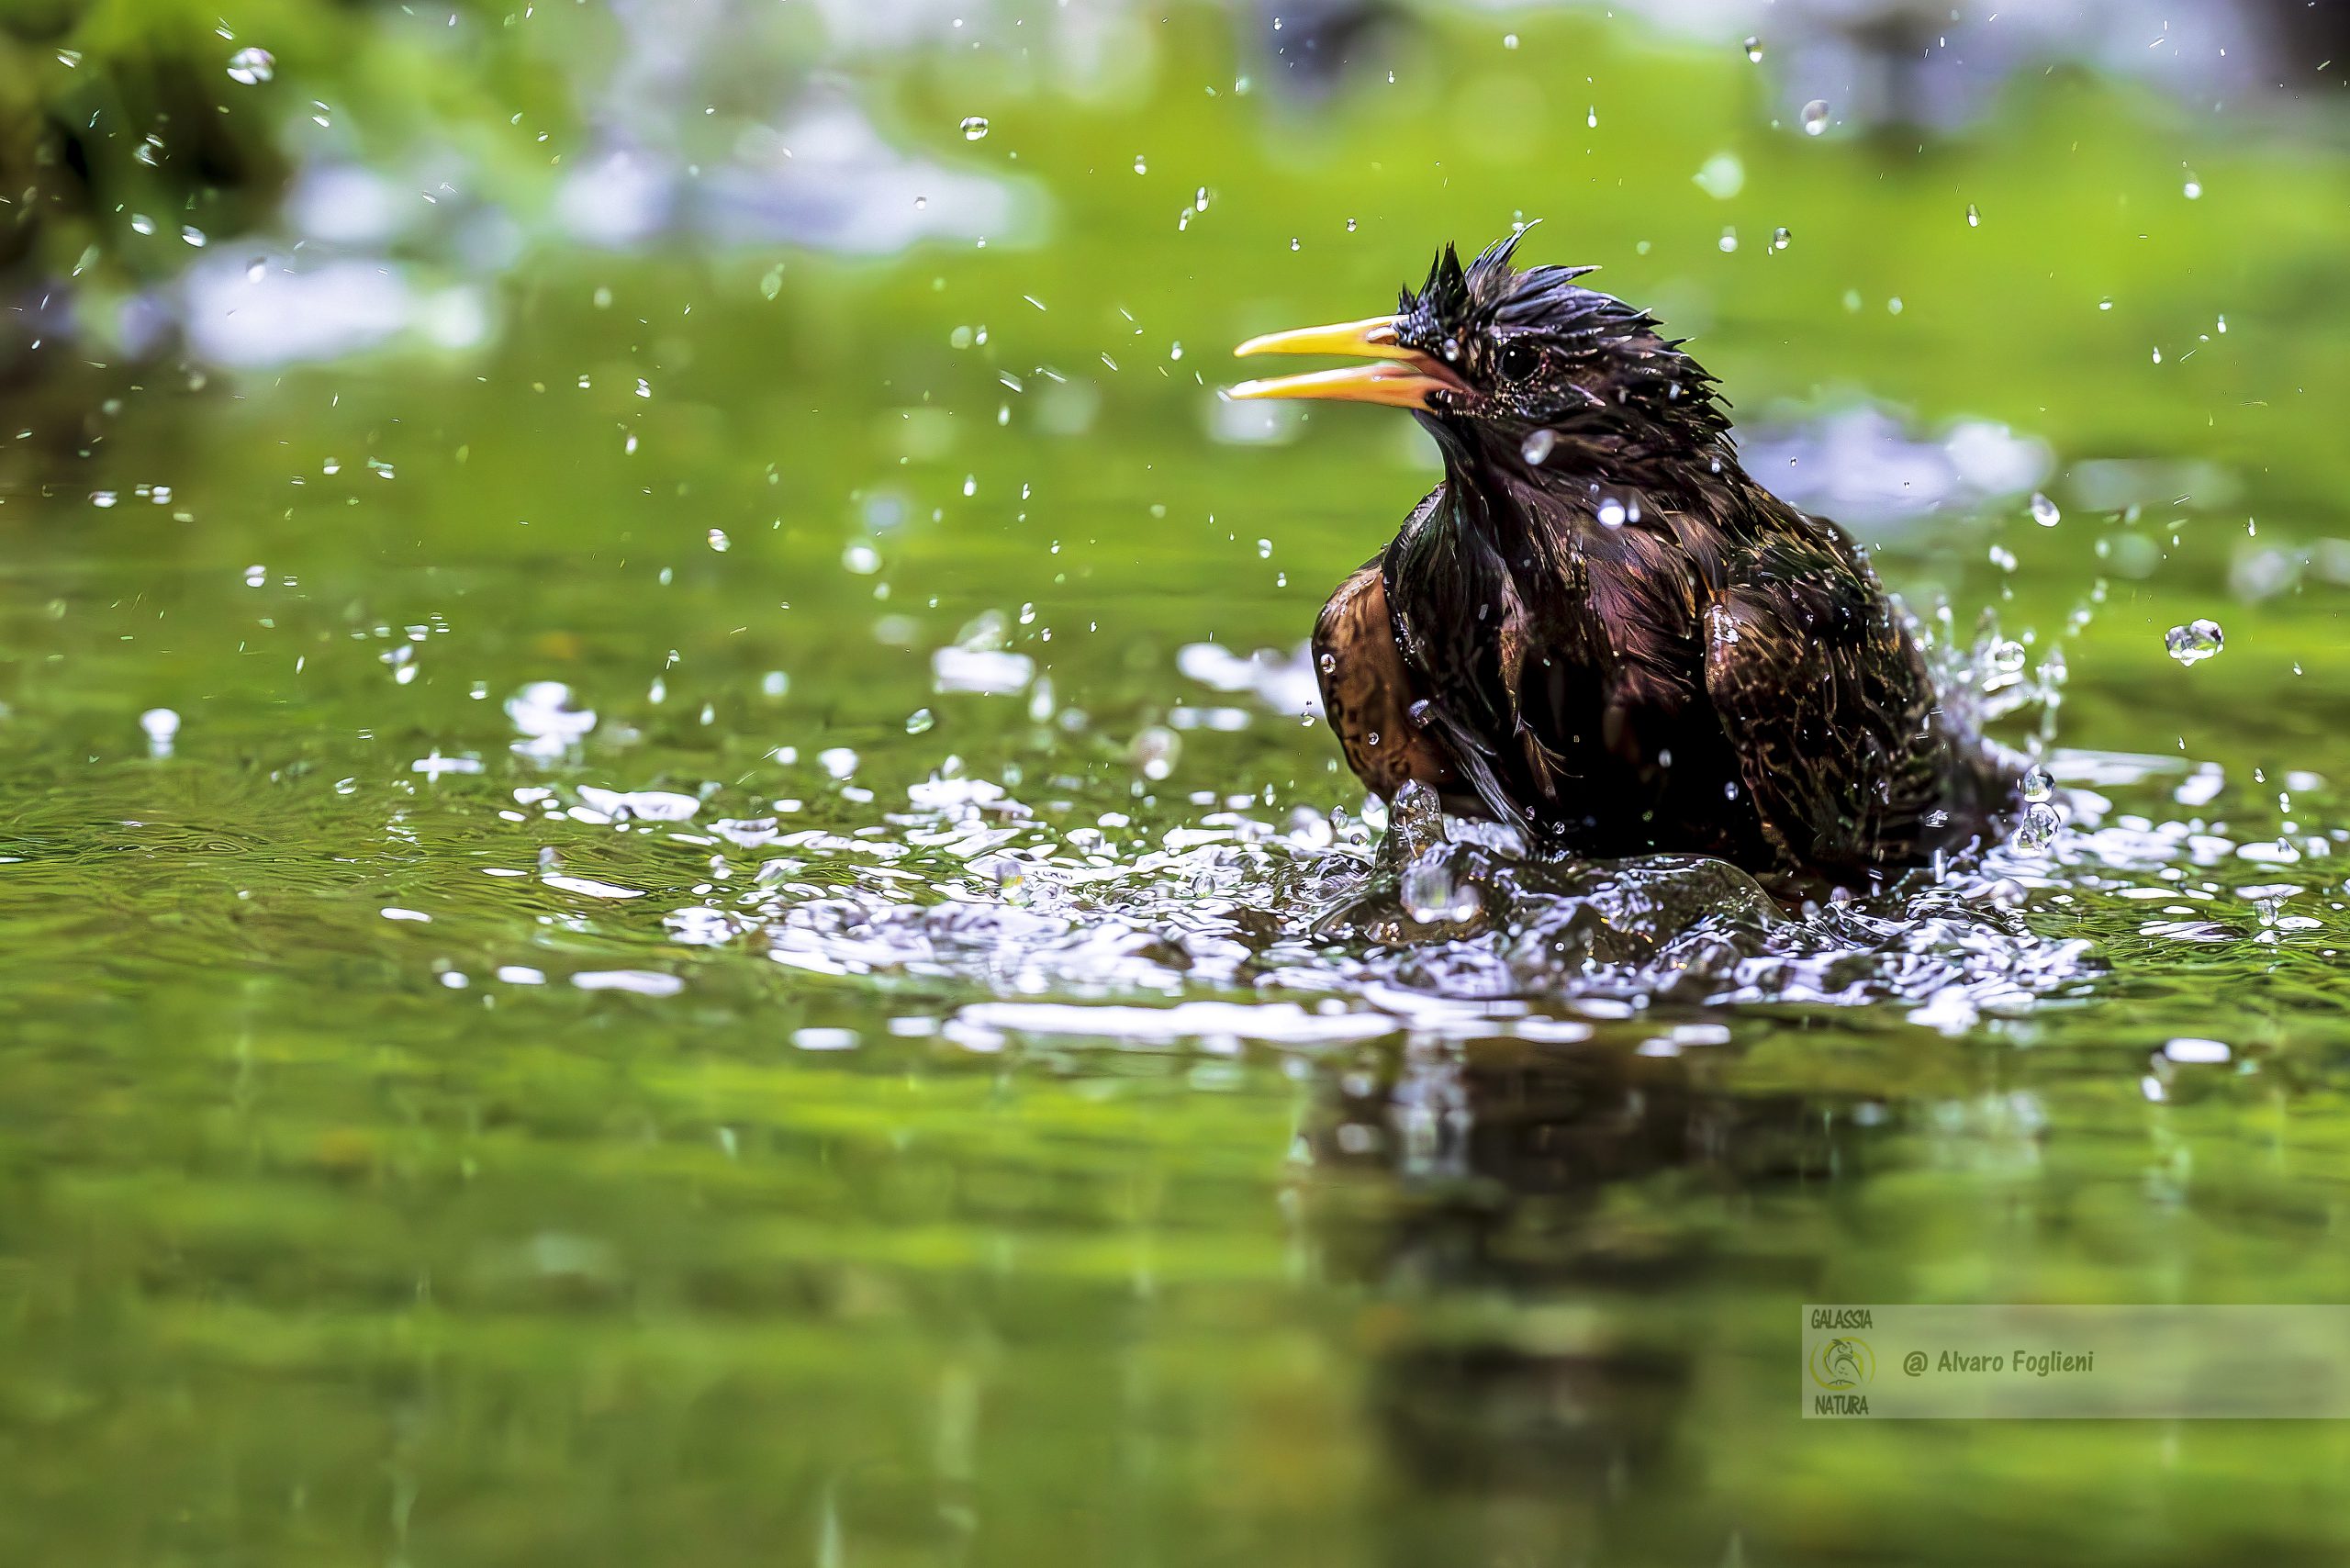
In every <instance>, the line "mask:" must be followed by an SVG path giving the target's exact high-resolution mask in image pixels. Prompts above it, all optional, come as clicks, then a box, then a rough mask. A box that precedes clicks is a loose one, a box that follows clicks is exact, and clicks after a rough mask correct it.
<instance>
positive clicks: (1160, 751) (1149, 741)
mask: <svg viewBox="0 0 2350 1568" xmlns="http://www.w3.org/2000/svg"><path fill="white" fill-rule="evenodd" d="M1182 754H1183V742H1182V740H1181V737H1180V736H1178V735H1177V734H1175V732H1174V731H1172V730H1170V729H1168V728H1166V727H1165V726H1164V725H1160V724H1153V725H1151V726H1150V727H1149V728H1148V729H1147V730H1144V731H1143V732H1142V733H1141V734H1138V735H1136V736H1135V742H1134V746H1133V748H1132V754H1131V755H1132V756H1133V757H1134V764H1135V766H1136V767H1138V768H1140V769H1141V770H1142V776H1143V777H1144V778H1148V779H1151V780H1153V781H1156V780H1158V779H1161V778H1166V777H1167V776H1168V775H1169V774H1170V773H1172V772H1174V771H1175V764H1176V761H1177V760H1178V759H1179V758H1180V757H1181V756H1182Z"/></svg>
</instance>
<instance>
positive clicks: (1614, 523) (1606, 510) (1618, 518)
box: [1599, 496, 1624, 528]
mask: <svg viewBox="0 0 2350 1568" xmlns="http://www.w3.org/2000/svg"><path fill="white" fill-rule="evenodd" d="M1599 526H1600V527H1602V528H1621V527H1623V526H1624V503H1623V502H1621V501H1619V500H1617V498H1615V497H1613V496H1610V497H1608V498H1607V499H1606V500H1604V501H1602V502H1600V503H1599Z"/></svg>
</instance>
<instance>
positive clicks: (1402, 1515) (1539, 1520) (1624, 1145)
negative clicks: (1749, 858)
mask: <svg viewBox="0 0 2350 1568" xmlns="http://www.w3.org/2000/svg"><path fill="white" fill-rule="evenodd" d="M1668 1048H1669V1047H1668ZM1732 1066H1734V1058H1732V1057H1731V1053H1730V1050H1729V1047H1705V1048H1703V1049H1701V1050H1699V1051H1697V1052H1695V1053H1694V1054H1692V1055H1662V1056H1660V1055H1643V1054H1640V1053H1639V1051H1638V1050H1636V1049H1635V1048H1633V1039H1632V1038H1624V1039H1621V1040H1617V1041H1613V1042H1610V1041H1606V1040H1593V1041H1585V1042H1578V1043H1571V1044H1557V1043H1545V1044H1537V1043H1529V1042H1525V1041H1510V1040H1490V1041H1481V1042H1476V1043H1472V1044H1466V1045H1463V1044H1460V1043H1457V1042H1439V1043H1421V1044H1416V1045H1412V1046H1406V1047H1400V1048H1391V1049H1389V1050H1387V1051H1385V1052H1383V1053H1382V1052H1366V1053H1363V1054H1360V1055H1359V1056H1358V1057H1356V1058H1354V1059H1353V1060H1352V1061H1350V1062H1349V1063H1348V1065H1347V1067H1346V1068H1345V1069H1344V1070H1340V1071H1337V1072H1334V1073H1333V1074H1332V1076H1331V1077H1330V1078H1329V1080H1328V1081H1327V1082H1326V1085H1325V1086H1324V1087H1323V1089H1322V1091H1321V1092H1320V1093H1319V1094H1318V1095H1317V1097H1316V1099H1315V1103H1314V1106H1313V1109H1312V1112H1311V1114H1310V1115H1309V1118H1308V1123H1307V1126H1306V1127H1305V1130H1304V1134H1303V1137H1302V1140H1301V1148H1300V1150H1299V1154H1300V1158H1301V1159H1302V1160H1304V1161H1306V1162H1308V1163H1309V1167H1310V1171H1311V1173H1310V1175H1309V1176H1308V1177H1307V1178H1306V1180H1305V1182H1304V1197H1305V1200H1306V1204H1305V1206H1306V1212H1307V1213H1308V1214H1309V1215H1311V1216H1312V1217H1311V1220H1310V1224H1311V1226H1312V1229H1313V1231H1314V1233H1315V1242H1316V1244H1317V1246H1318V1248H1319V1250H1320V1255H1321V1257H1322V1259H1323V1261H1324V1266H1325V1268H1326V1270H1327V1271H1328V1272H1329V1273H1330V1274H1331V1275H1332V1276H1333V1277H1334V1278H1335V1279H1337V1280H1338V1281H1340V1282H1348V1283H1351V1284H1355V1285H1358V1286H1360V1287H1361V1288H1363V1290H1364V1291H1365V1294H1366V1295H1367V1297H1368V1305H1367V1306H1366V1310H1365V1315H1364V1320H1363V1325H1362V1329H1361V1331H1362V1333H1363V1334H1364V1336H1365V1338H1366V1340H1367V1345H1366V1349H1367V1350H1368V1352H1369V1354H1370V1357H1371V1361H1372V1363H1373V1366H1374V1368H1375V1370H1374V1371H1373V1372H1372V1374H1371V1380H1370V1386H1369V1406H1370V1409H1369V1414H1370V1416H1371V1419H1373V1420H1374V1421H1375V1422H1376V1423H1377V1424H1378V1427H1379V1428H1380V1436H1381V1440H1382V1446H1383V1447H1384V1448H1385V1449H1386V1450H1387V1451H1388V1456H1389V1462H1391V1463H1392V1464H1393V1466H1394V1468H1395V1471H1396V1473H1397V1479H1398V1481H1399V1483H1401V1484H1402V1485H1403V1487H1404V1488H1405V1489H1407V1490H1408V1492H1409V1493H1410V1494H1412V1506H1408V1507H1406V1506H1398V1507H1397V1509H1396V1528H1397V1529H1399V1530H1403V1531H1406V1532H1408V1537H1409V1538H1408V1539H1405V1538H1402V1537H1399V1538H1398V1539H1397V1540H1396V1544H1395V1561H1397V1562H1432V1561H1439V1560H1441V1561H1455V1562H1516V1561H1527V1562H1562V1561H1563V1562H1574V1561H1581V1560H1584V1559H1586V1558H1587V1559H1588V1560H1590V1561H1594V1562H1617V1561H1632V1560H1639V1561H1649V1560H1658V1561H1675V1562H1707V1563H1713V1562H1722V1561H1724V1560H1725V1557H1726V1554H1727V1556H1728V1558H1729V1560H1732V1561H1735V1560H1737V1559H1738V1557H1739V1556H1740V1555H1741V1554H1742V1549H1741V1547H1740V1545H1739V1521H1738V1520H1737V1519H1736V1518H1729V1517H1726V1516H1725V1515H1724V1514H1722V1513H1721V1512H1719V1511H1718V1510H1717V1509H1714V1508H1712V1507H1710V1506H1707V1505H1706V1504H1705V1503H1703V1502H1702V1501H1701V1500H1700V1499H1702V1498H1703V1497H1704V1496H1706V1495H1707V1487H1706V1486H1705V1484H1703V1482H1704V1478H1703V1477H1702V1476H1701V1475H1698V1474H1696V1473H1694V1471H1695V1467H1696V1466H1697V1465H1698V1464H1699V1463H1700V1459H1699V1456H1701V1455H1703V1454H1704V1453H1706V1452H1707V1451H1708V1450H1707V1444H1706V1443H1705V1442H1704V1441H1702V1440H1698V1439H1702V1438H1703V1437H1704V1436H1705V1434H1704V1433H1703V1432H1699V1431H1697V1430H1696V1429H1695V1428H1698V1427H1700V1426H1704V1427H1707V1428H1711V1427H1712V1426H1713V1425H1714V1424H1715V1423H1717V1422H1718V1421H1721V1420H1724V1419H1740V1420H1743V1421H1751V1422H1753V1424H1754V1425H1755V1426H1756V1427H1757V1429H1764V1430H1767V1422H1768V1420H1769V1419H1770V1418H1771V1417H1774V1415H1775V1414H1776V1413H1777V1412H1778V1411H1781V1410H1787V1409H1791V1404H1790V1402H1791V1400H1792V1398H1793V1393H1794V1389H1793V1385H1792V1384H1791V1383H1785V1381H1784V1379H1782V1378H1780V1377H1779V1376H1778V1375H1777V1372H1776V1369H1775V1363H1774V1361H1772V1360H1771V1359H1770V1355H1769V1352H1770V1350H1772V1348H1773V1347H1774V1346H1775V1345H1776V1344H1777V1343H1778V1341H1779V1339H1780V1338H1787V1337H1786V1336H1785V1335H1778V1336H1774V1335H1773V1334H1772V1333H1771V1332H1770V1328H1771V1324H1770V1323H1769V1322H1768V1321H1762V1320H1759V1319H1757V1317H1756V1316H1755V1315H1754V1313H1753V1312H1752V1311H1751V1310H1748V1309H1746V1308H1745V1307H1744V1306H1743V1305H1742V1299H1743V1298H1748V1297H1763V1296H1767V1297H1769V1298H1771V1299H1772V1300H1774V1301H1782V1302H1783V1301H1785V1300H1789V1299H1797V1298H1799V1295H1800V1287H1801V1285H1802V1283H1803V1282H1804V1281H1805V1279H1806V1278H1807V1276H1808V1275H1809V1274H1810V1272H1811V1271H1812V1269H1813V1267H1814V1266H1815V1265H1816V1263H1817V1262H1818V1259H1817V1257H1816V1256H1814V1255H1813V1254H1812V1250H1811V1247H1810V1244H1809V1243H1807V1241H1805V1240H1804V1239H1802V1238H1801V1237H1800V1234H1798V1236H1797V1238H1795V1239H1787V1238H1785V1234H1784V1233H1783V1232H1780V1231H1777V1230H1774V1229H1773V1228H1772V1227H1770V1226H1761V1227H1757V1226H1751V1225H1749V1224H1748V1223H1746V1222H1747V1220H1748V1219H1749V1217H1750V1216H1751V1215H1752V1214H1753V1213H1754V1212H1755V1211H1756V1210H1757V1208H1758V1207H1767V1206H1769V1205H1772V1204H1774V1200H1775V1199H1776V1198H1777V1197H1778V1196H1779V1195H1781V1194H1786V1193H1796V1192H1799V1191H1801V1190H1803V1189H1805V1188H1807V1187H1816V1186H1818V1184H1820V1183H1824V1182H1826V1181H1827V1180H1828V1179H1829V1178H1830V1177H1831V1176H1834V1175H1837V1174H1840V1173H1848V1172H1850V1171H1851V1170H1854V1169H1856V1168H1857V1167H1858V1166H1859V1164H1860V1163H1861V1159H1862V1155H1863V1145H1864V1142H1865V1140H1867V1139H1869V1138H1870V1137H1873V1136H1874V1133H1873V1131H1872V1129H1871V1127H1870V1126H1867V1125H1864V1124H1867V1123H1870V1122H1872V1121H1874V1120H1876V1119H1878V1118H1877V1116H1876V1114H1875V1112H1874V1109H1872V1110H1871V1111H1870V1112H1868V1113H1864V1114H1860V1115H1855V1114H1852V1108H1851V1107H1850V1106H1849V1105H1845V1104H1837V1103H1831V1102H1826V1101H1823V1100H1820V1099H1818V1098H1817V1097H1812V1096H1803V1095H1795V1094H1786V1093H1774V1092H1761V1093H1757V1092H1739V1091H1737V1090H1735V1089H1733V1088H1732V1087H1730V1086H1729V1084H1727V1083H1726V1082H1725V1081H1723V1080H1724V1079H1725V1078H1726V1076H1727V1070H1728V1069H1729V1068H1730V1067H1732ZM1758 1229H1759V1230H1761V1231H1762V1232H1763V1233H1764V1234H1762V1235H1758V1234H1757V1231H1758ZM1788 1316H1789V1321H1788V1324H1787V1325H1786V1327H1792V1314H1791V1313H1790V1314H1789V1315H1788ZM1788 1342H1792V1339H1791V1338H1790V1339H1789V1340H1788ZM1758 1391H1759V1392H1758ZM1758 1398H1759V1399H1760V1404H1759V1406H1757V1405H1756V1403H1755V1402H1756V1400H1757V1399H1758ZM1758 1412H1759V1414H1760V1416H1761V1417H1762V1419H1761V1420H1756V1419H1755V1417H1756V1416H1757V1414H1758Z"/></svg>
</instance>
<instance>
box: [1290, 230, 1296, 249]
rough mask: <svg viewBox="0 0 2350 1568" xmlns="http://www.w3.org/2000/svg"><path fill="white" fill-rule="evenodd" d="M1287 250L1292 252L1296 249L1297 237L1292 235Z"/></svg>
mask: <svg viewBox="0 0 2350 1568" xmlns="http://www.w3.org/2000/svg"><path fill="white" fill-rule="evenodd" d="M1289 248H1290V249H1291V250H1292V251H1294V250H1296V249H1297V236H1296V235H1294V234H1292V235H1291V236H1290V241H1289Z"/></svg>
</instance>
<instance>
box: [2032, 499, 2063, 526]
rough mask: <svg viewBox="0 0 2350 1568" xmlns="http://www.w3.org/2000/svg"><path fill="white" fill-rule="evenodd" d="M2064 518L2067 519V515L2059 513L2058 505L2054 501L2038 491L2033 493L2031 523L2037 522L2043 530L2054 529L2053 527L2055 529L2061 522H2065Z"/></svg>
mask: <svg viewBox="0 0 2350 1568" xmlns="http://www.w3.org/2000/svg"><path fill="white" fill-rule="evenodd" d="M2064 518H2065V514H2064V513H2063V512H2061V511H2058V510H2056V503H2055V502H2054V501H2052V500H2050V499H2049V498H2047V497H2046V496H2045V495H2042V493H2041V492H2040V491H2038V490H2034V491H2032V493H2031V521H2034V522H2036V523H2038V524H2040V526H2041V527H2042V528H2053V527H2055V526H2056V525H2057V524H2058V523H2059V522H2061V521H2064Z"/></svg>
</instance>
